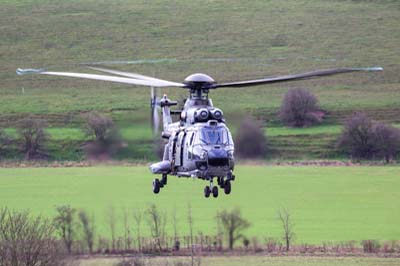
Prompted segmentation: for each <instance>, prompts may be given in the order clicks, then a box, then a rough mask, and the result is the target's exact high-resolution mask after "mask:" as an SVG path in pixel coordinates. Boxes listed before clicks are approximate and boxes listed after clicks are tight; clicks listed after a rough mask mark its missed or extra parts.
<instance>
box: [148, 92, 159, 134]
mask: <svg viewBox="0 0 400 266" xmlns="http://www.w3.org/2000/svg"><path fill="white" fill-rule="evenodd" d="M150 107H151V121H150V122H151V129H152V131H153V135H154V136H156V135H157V134H158V133H159V128H160V114H159V112H160V109H161V108H160V97H158V93H157V89H156V88H154V87H151V99H150Z"/></svg>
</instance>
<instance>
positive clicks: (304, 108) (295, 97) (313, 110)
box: [279, 88, 323, 127]
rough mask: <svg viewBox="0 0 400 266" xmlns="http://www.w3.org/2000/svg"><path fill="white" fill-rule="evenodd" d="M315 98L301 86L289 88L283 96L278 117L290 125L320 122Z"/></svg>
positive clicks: (301, 125)
mask: <svg viewBox="0 0 400 266" xmlns="http://www.w3.org/2000/svg"><path fill="white" fill-rule="evenodd" d="M317 103H318V100H317V98H316V97H315V96H314V95H313V94H312V93H311V92H309V91H307V90H305V89H301V88H296V89H291V90H289V91H288V92H287V93H286V94H285V96H284V97H283V101H282V104H281V108H280V111H279V118H280V120H281V121H282V123H283V124H285V125H287V126H290V127H308V126H312V125H314V124H318V123H321V122H322V117H323V113H322V112H321V111H320V110H319V108H318V105H317Z"/></svg>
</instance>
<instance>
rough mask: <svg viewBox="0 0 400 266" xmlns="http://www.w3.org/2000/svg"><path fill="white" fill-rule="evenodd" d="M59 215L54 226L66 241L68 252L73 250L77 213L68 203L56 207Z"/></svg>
mask: <svg viewBox="0 0 400 266" xmlns="http://www.w3.org/2000/svg"><path fill="white" fill-rule="evenodd" d="M56 210H57V216H56V217H55V218H54V226H55V228H56V230H57V231H58V233H59V235H60V236H61V238H62V240H63V241H64V244H65V247H66V248H67V251H68V253H69V254H70V253H71V251H72V243H73V242H74V237H75V213H76V210H75V209H74V208H71V207H70V206H68V205H65V206H58V207H57V208H56Z"/></svg>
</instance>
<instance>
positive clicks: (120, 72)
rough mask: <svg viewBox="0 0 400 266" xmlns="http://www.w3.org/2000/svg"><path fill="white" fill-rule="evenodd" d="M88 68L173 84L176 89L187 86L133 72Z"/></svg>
mask: <svg viewBox="0 0 400 266" xmlns="http://www.w3.org/2000/svg"><path fill="white" fill-rule="evenodd" d="M88 68H90V69H93V70H97V71H100V72H105V73H110V74H114V75H118V76H123V77H128V78H134V79H141V80H149V81H156V82H168V83H170V84H171V86H174V87H183V86H185V84H183V83H178V82H173V81H169V80H164V79H158V78H153V77H149V76H145V75H141V74H137V73H132V72H124V71H119V70H114V69H107V68H102V67H92V66H88Z"/></svg>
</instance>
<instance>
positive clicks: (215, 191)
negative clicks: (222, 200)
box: [212, 186, 218, 198]
mask: <svg viewBox="0 0 400 266" xmlns="http://www.w3.org/2000/svg"><path fill="white" fill-rule="evenodd" d="M212 194H213V197H214V198H217V197H218V187H217V186H214V187H213V188H212Z"/></svg>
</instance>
